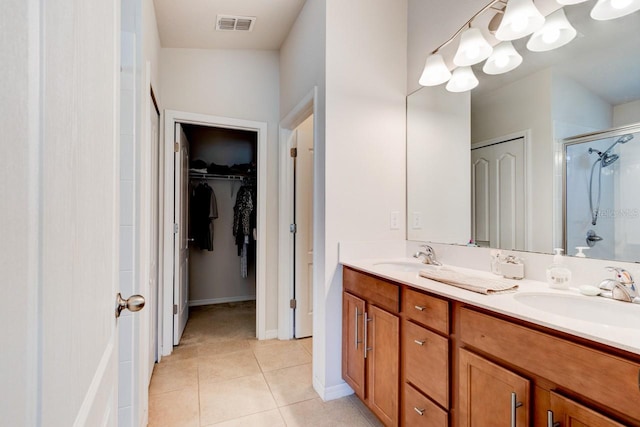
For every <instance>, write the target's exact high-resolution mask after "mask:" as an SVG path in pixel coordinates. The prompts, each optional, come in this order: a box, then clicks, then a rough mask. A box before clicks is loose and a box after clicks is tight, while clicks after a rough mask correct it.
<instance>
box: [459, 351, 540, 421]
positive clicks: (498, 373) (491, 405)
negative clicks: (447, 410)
mask: <svg viewBox="0 0 640 427" xmlns="http://www.w3.org/2000/svg"><path fill="white" fill-rule="evenodd" d="M459 356H460V357H459V360H460V362H459V363H460V365H459V369H460V371H459V375H460V379H459V390H460V395H459V398H460V423H459V425H460V427H467V426H472V425H473V426H477V427H482V426H486V427H492V426H528V425H529V419H530V416H529V412H530V407H531V398H530V396H529V390H530V389H531V383H530V381H529V380H528V379H526V378H523V377H521V376H520V375H518V374H516V373H514V372H512V371H510V370H508V369H505V368H503V367H501V366H498V365H496V364H495V363H492V362H490V361H488V360H486V359H484V358H482V357H480V356H478V355H476V354H474V353H471V352H470V351H467V350H465V349H460V352H459Z"/></svg>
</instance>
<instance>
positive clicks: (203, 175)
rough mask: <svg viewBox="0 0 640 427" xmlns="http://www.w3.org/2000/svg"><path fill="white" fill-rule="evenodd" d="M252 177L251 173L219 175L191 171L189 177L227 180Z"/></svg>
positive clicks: (240, 179)
mask: <svg viewBox="0 0 640 427" xmlns="http://www.w3.org/2000/svg"><path fill="white" fill-rule="evenodd" d="M248 178H251V176H249V175H218V174H214V173H195V172H190V173H189V179H221V180H225V181H242V180H245V179H248Z"/></svg>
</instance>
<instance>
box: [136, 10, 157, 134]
mask: <svg viewBox="0 0 640 427" xmlns="http://www.w3.org/2000/svg"><path fill="white" fill-rule="evenodd" d="M140 1H142V29H143V32H142V55H143V58H144V61H145V63H146V62H147V61H149V62H150V65H151V86H152V87H153V90H154V94H155V96H156V101H158V103H160V99H161V97H162V96H161V93H160V90H159V85H160V35H159V34H158V24H157V22H156V10H155V6H154V5H153V0H140ZM161 127H162V126H161Z"/></svg>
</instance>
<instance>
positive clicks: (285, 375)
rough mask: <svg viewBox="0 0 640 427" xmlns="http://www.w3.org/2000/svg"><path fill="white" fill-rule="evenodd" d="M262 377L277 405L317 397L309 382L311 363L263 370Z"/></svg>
mask: <svg viewBox="0 0 640 427" xmlns="http://www.w3.org/2000/svg"><path fill="white" fill-rule="evenodd" d="M264 378H265V379H266V380H267V384H269V388H270V389H271V393H272V394H273V397H274V399H276V403H277V404H278V406H285V405H290V404H292V403H296V402H302V401H304V400H309V399H315V398H317V397H318V393H316V391H315V390H314V389H313V386H312V384H311V363H307V364H306V365H299V366H293V367H290V368H284V369H278V370H276V371H270V372H265V374H264Z"/></svg>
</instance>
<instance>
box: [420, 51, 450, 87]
mask: <svg viewBox="0 0 640 427" xmlns="http://www.w3.org/2000/svg"><path fill="white" fill-rule="evenodd" d="M450 78H451V71H449V68H447V65H446V64H445V63H444V59H443V58H442V55H440V54H439V53H433V54H431V55H429V57H427V60H426V62H425V63H424V70H423V71H422V75H421V76H420V80H419V81H418V83H420V84H421V85H422V86H438V85H439V84H442V83H444V82H446V81H447V80H449V79H450Z"/></svg>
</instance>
